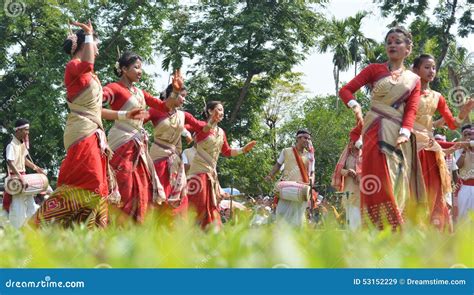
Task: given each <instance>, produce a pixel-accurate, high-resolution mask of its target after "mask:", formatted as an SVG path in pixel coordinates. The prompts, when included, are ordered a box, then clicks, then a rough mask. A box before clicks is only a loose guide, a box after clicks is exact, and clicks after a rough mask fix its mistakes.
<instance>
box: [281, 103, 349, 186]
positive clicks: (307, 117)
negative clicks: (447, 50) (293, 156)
mask: <svg viewBox="0 0 474 295" xmlns="http://www.w3.org/2000/svg"><path fill="white" fill-rule="evenodd" d="M336 99H339V98H336V97H334V96H327V97H315V98H314V99H311V100H308V101H307V102H306V103H305V105H304V107H303V111H302V112H301V113H300V115H299V116H297V117H294V118H293V120H291V121H290V122H288V123H287V124H285V126H284V127H283V128H282V129H283V130H282V131H281V138H282V141H283V142H284V143H285V146H290V145H292V144H294V138H295V132H296V130H298V129H300V128H307V129H308V130H310V131H311V133H312V139H313V140H312V141H313V146H314V149H315V160H316V168H315V176H316V177H315V179H316V184H318V185H322V186H324V187H329V186H330V184H331V175H332V173H333V171H334V167H336V163H337V160H338V159H339V156H340V153H341V152H342V150H343V149H344V147H345V146H346V145H347V143H348V142H349V137H348V136H349V131H350V130H351V129H352V128H353V126H354V125H355V119H354V115H353V114H352V112H351V111H350V110H349V109H347V108H346V107H343V108H339V109H337V110H336V109H335V108H334V103H335V100H336Z"/></svg>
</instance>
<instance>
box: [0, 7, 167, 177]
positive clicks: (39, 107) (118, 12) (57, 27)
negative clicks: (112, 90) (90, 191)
mask: <svg viewBox="0 0 474 295" xmlns="http://www.w3.org/2000/svg"><path fill="white" fill-rule="evenodd" d="M23 4H24V5H23V6H21V7H22V9H23V10H21V11H10V10H8V9H7V8H5V9H2V10H1V11H0V24H1V25H0V48H2V50H1V51H0V72H2V74H3V76H2V77H1V78H0V88H1V89H2V96H1V97H0V103H1V104H0V118H1V119H0V125H1V126H0V127H4V128H6V129H7V130H9V131H10V130H11V129H12V127H13V124H14V122H15V120H16V119H17V118H19V117H24V118H27V119H29V120H30V121H31V146H32V147H31V150H30V153H31V154H32V157H33V159H35V161H36V162H37V164H38V165H40V166H43V167H47V168H48V169H49V171H50V176H55V174H56V173H55V172H57V170H58V168H59V164H60V162H61V160H62V158H63V157H64V155H65V150H64V145H63V128H64V124H65V118H66V115H67V107H66V101H65V89H64V85H63V75H64V65H65V64H66V63H67V61H68V60H69V58H70V57H68V56H67V55H66V54H63V53H62V48H61V47H62V44H63V41H64V39H65V37H66V36H67V31H68V22H69V21H70V20H79V21H86V20H87V19H91V20H92V21H93V25H94V28H95V30H96V31H97V33H98V35H99V37H100V40H101V41H102V43H101V45H100V56H99V57H98V59H97V61H96V64H95V71H96V72H97V73H98V75H99V77H100V79H101V81H102V83H103V84H105V83H106V82H107V81H112V80H115V79H116V77H113V71H112V68H113V66H114V64H115V61H116V59H117V53H116V48H117V46H119V47H120V49H122V51H123V50H125V49H129V50H134V51H136V52H137V53H138V54H140V55H142V57H143V58H144V59H145V60H148V61H149V60H150V58H151V53H152V50H153V48H154V46H156V42H157V38H156V36H157V33H159V32H160V30H161V26H162V21H163V19H164V18H165V17H166V16H167V7H168V5H169V3H168V2H163V3H162V2H152V3H149V2H147V1H134V2H124V1H118V0H117V1H100V3H97V2H96V1H79V2H72V1H48V2H47V3H43V2H42V1H37V2H35V1H28V2H27V3H26V4H25V3H23ZM13 12H15V13H13ZM17 12H18V13H17ZM146 80H147V77H146V76H145V81H144V82H145V83H147V81H146ZM0 138H1V141H2V143H3V142H6V141H7V140H8V139H9V138H10V135H9V134H0ZM2 148H3V147H2Z"/></svg>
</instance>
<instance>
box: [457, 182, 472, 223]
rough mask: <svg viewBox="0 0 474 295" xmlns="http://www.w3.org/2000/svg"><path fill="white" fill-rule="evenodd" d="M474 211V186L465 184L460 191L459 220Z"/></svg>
mask: <svg viewBox="0 0 474 295" xmlns="http://www.w3.org/2000/svg"><path fill="white" fill-rule="evenodd" d="M473 211H474V186H472V185H466V184H463V185H462V186H461V188H460V189H459V192H458V221H459V220H461V219H463V218H465V217H467V215H468V214H469V212H473Z"/></svg>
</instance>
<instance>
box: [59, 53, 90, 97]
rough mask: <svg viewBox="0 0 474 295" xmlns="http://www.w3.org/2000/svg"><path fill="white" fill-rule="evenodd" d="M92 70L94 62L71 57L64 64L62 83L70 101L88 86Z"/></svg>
mask: <svg viewBox="0 0 474 295" xmlns="http://www.w3.org/2000/svg"><path fill="white" fill-rule="evenodd" d="M93 71H94V64H91V63H90V62H86V61H80V60H78V59H72V60H71V61H69V62H68V63H67V64H66V70H65V72H64V85H66V92H67V99H68V100H69V101H70V102H72V101H73V100H74V98H75V97H76V96H77V95H78V94H79V93H80V92H81V91H82V90H84V89H85V88H87V86H89V83H90V80H91V78H92V72H93Z"/></svg>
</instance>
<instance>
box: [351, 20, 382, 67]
mask: <svg viewBox="0 0 474 295" xmlns="http://www.w3.org/2000/svg"><path fill="white" fill-rule="evenodd" d="M367 15H368V13H367V12H365V11H362V12H357V14H356V15H355V16H351V17H349V18H348V20H347V24H348V25H349V34H350V37H349V52H350V55H351V59H352V61H353V62H354V76H356V75H357V63H358V62H360V61H361V60H362V56H363V55H364V56H368V57H369V58H371V57H373V53H372V50H371V49H372V47H374V46H375V45H376V44H377V42H376V41H375V40H374V39H372V38H367V37H365V35H364V33H363V32H362V31H361V26H362V20H363V19H364V17H366V16H367Z"/></svg>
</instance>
